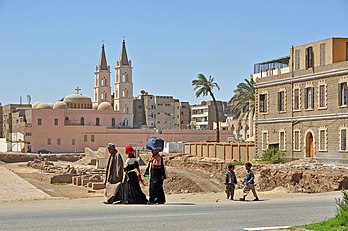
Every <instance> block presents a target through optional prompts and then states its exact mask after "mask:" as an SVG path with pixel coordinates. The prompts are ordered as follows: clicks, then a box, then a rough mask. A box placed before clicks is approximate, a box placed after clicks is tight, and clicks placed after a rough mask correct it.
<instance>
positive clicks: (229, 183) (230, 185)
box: [225, 164, 237, 200]
mask: <svg viewBox="0 0 348 231" xmlns="http://www.w3.org/2000/svg"><path fill="white" fill-rule="evenodd" d="M236 184H237V178H236V174H235V173H234V165H233V164H229V165H228V171H227V172H226V181H225V185H226V194H227V199H228V198H229V197H230V196H231V200H233V196H234V186H235V185H236Z"/></svg>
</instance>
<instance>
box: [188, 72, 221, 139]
mask: <svg viewBox="0 0 348 231" xmlns="http://www.w3.org/2000/svg"><path fill="white" fill-rule="evenodd" d="M192 86H194V89H193V90H195V91H196V97H200V96H207V95H208V94H209V95H210V96H211V98H212V99H213V102H214V106H215V113H216V141H217V142H220V124H219V123H220V122H219V110H218V107H217V102H216V99H215V96H214V93H213V88H215V87H216V88H217V89H218V90H220V87H219V85H218V84H217V83H215V82H214V78H213V77H211V76H209V79H207V78H206V77H205V76H204V75H203V74H198V76H197V79H195V80H192Z"/></svg>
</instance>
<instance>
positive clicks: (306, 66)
mask: <svg viewBox="0 0 348 231" xmlns="http://www.w3.org/2000/svg"><path fill="white" fill-rule="evenodd" d="M306 69H308V48H306Z"/></svg>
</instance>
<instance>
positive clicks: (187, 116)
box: [180, 102, 191, 129]
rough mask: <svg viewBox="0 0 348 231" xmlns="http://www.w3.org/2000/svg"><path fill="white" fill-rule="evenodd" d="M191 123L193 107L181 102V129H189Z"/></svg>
mask: <svg viewBox="0 0 348 231" xmlns="http://www.w3.org/2000/svg"><path fill="white" fill-rule="evenodd" d="M190 121H191V105H190V103H189V102H180V129H188V128H189V126H190Z"/></svg>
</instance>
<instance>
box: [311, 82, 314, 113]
mask: <svg viewBox="0 0 348 231" xmlns="http://www.w3.org/2000/svg"><path fill="white" fill-rule="evenodd" d="M311 100H312V108H313V109H314V87H312V99H311Z"/></svg>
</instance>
